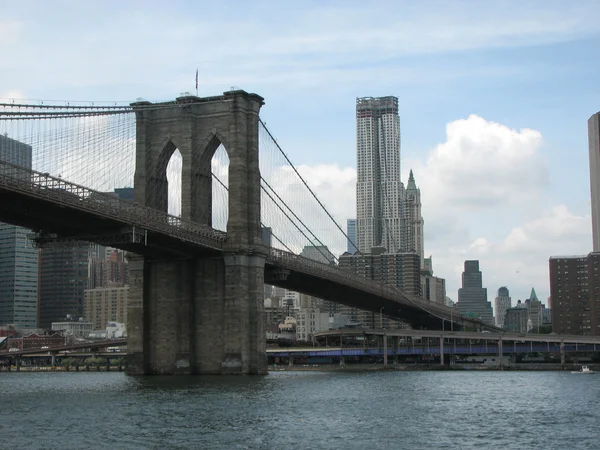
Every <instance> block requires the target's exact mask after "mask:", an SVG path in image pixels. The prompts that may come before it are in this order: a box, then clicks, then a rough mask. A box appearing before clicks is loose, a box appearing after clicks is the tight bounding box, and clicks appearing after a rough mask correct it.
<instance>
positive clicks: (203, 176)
mask: <svg viewBox="0 0 600 450" xmlns="http://www.w3.org/2000/svg"><path fill="white" fill-rule="evenodd" d="M220 148H221V149H223V150H224V152H225V155H226V158H224V157H223V155H221V157H220V158H219V159H226V170H227V173H226V174H222V173H221V176H220V177H219V174H215V175H216V176H217V177H218V178H217V179H215V178H214V177H213V162H214V157H215V155H217V154H218V153H220V152H219V149H220ZM219 172H220V171H219ZM228 172H229V154H228V151H227V138H226V137H225V136H224V134H223V133H221V132H219V131H218V130H217V129H212V130H210V131H209V132H208V133H207V134H206V135H204V138H203V139H200V140H199V143H198V145H197V147H196V148H195V149H194V151H193V152H192V171H191V174H190V176H191V192H193V193H194V194H193V195H192V196H191V198H190V205H191V208H190V211H189V217H190V220H193V221H195V222H199V223H203V224H206V225H209V226H211V227H217V228H218V229H221V230H225V229H226V226H227V218H228V191H227V185H228V183H227V180H228V178H229V173H228ZM223 175H224V176H223ZM215 213H216V214H215Z"/></svg>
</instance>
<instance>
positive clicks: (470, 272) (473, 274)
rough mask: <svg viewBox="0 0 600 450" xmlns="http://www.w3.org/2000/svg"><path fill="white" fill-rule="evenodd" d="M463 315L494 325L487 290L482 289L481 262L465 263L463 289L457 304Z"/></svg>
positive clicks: (460, 291) (459, 293)
mask: <svg viewBox="0 0 600 450" xmlns="http://www.w3.org/2000/svg"><path fill="white" fill-rule="evenodd" d="M456 306H457V307H458V310H459V311H460V313H461V314H462V315H465V316H472V317H477V318H479V319H480V320H481V321H483V322H485V323H488V324H490V325H493V324H494V316H493V312H492V305H491V303H490V302H488V301H487V289H486V288H484V287H482V277H481V271H480V270H479V261H477V260H475V261H465V271H464V272H463V274H462V288H460V289H459V290H458V303H457V304H456Z"/></svg>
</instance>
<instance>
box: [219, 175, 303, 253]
mask: <svg viewBox="0 0 600 450" xmlns="http://www.w3.org/2000/svg"><path fill="white" fill-rule="evenodd" d="M212 176H213V177H214V179H215V180H217V183H219V184H220V185H221V186H222V187H223V188H224V189H225V190H226V191H229V187H227V186H226V185H225V183H223V182H222V181H221V179H220V178H219V177H218V176H216V175H215V174H214V172H213V173H212ZM263 189H264V188H263ZM267 195H269V194H268V193H267ZM271 200H273V199H272V198H271ZM273 202H274V201H273ZM282 212H283V211H282ZM283 213H284V214H285V212H283ZM287 217H288V219H289V220H290V222H291V221H292V220H291V219H290V218H289V216H287ZM292 223H293V222H292ZM260 225H261V226H263V227H265V228H266V227H267V226H266V225H265V224H264V223H262V222H261V223H260ZM299 231H300V232H301V233H302V230H299ZM271 236H272V237H274V238H275V239H276V240H277V242H279V243H280V244H281V245H283V246H284V247H285V249H286V250H287V251H288V252H290V253H294V252H293V251H292V249H291V248H289V247H288V246H287V245H286V243H285V242H283V241H282V240H281V239H279V237H277V235H276V234H275V233H273V230H271ZM305 237H306V236H305ZM307 239H308V238H307Z"/></svg>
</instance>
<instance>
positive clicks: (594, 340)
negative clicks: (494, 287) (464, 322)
mask: <svg viewBox="0 0 600 450" xmlns="http://www.w3.org/2000/svg"><path fill="white" fill-rule="evenodd" d="M384 335H385V336H387V337H392V336H397V337H411V338H437V339H440V338H444V339H465V340H466V339H471V340H477V341H526V342H553V343H558V344H560V343H561V342H562V343H564V344H597V345H600V336H581V335H574V334H529V333H491V332H490V333H474V332H469V331H438V330H403V329H393V328H390V329H384V330H382V329H353V328H346V329H341V330H329V331H323V332H320V333H315V335H314V339H315V340H318V339H320V338H325V337H339V336H343V337H359V336H384Z"/></svg>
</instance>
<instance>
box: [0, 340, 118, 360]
mask: <svg viewBox="0 0 600 450" xmlns="http://www.w3.org/2000/svg"><path fill="white" fill-rule="evenodd" d="M123 345H127V339H112V340H109V341H98V342H84V343H82V344H68V345H58V346H55V347H48V348H47V349H41V348H26V349H22V350H18V351H16V352H10V351H0V357H3V356H27V355H36V356H38V355H39V356H44V355H47V354H48V353H59V352H64V351H66V350H69V351H72V350H85V349H88V348H89V349H94V348H104V347H120V346H123Z"/></svg>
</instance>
